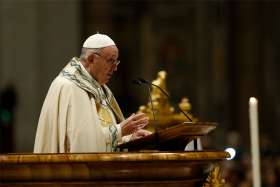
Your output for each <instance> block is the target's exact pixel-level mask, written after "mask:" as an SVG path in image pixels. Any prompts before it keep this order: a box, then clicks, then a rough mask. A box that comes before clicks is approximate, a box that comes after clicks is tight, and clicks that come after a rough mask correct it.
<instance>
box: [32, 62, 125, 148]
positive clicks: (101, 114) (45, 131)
mask: <svg viewBox="0 0 280 187" xmlns="http://www.w3.org/2000/svg"><path fill="white" fill-rule="evenodd" d="M74 63H78V62H74ZM74 65H76V64H74ZM80 65H81V64H80ZM81 66H82V65H81ZM82 70H83V71H85V69H84V68H83V67H82ZM83 73H86V72H83ZM87 76H88V75H87ZM99 91H100V90H99ZM101 91H102V90H101ZM99 99H100V98H99ZM111 100H112V99H111ZM113 101H114V103H113V106H106V102H105V101H104V100H102V99H101V100H100V102H98V103H97V100H96V98H95V97H94V95H93V94H91V93H90V92H88V91H86V90H84V89H82V88H81V87H79V86H77V84H75V83H74V82H73V81H71V80H69V79H67V78H65V77H64V76H61V75H59V76H58V77H57V78H56V79H55V80H54V81H53V83H52V84H51V86H50V89H49V91H48V94H47V96H46V99H45V101H44V104H43V107H42V111H41V115H40V119H39V123H38V127H37V133H36V139H35V145H34V153H66V152H111V151H113V150H112V146H113V145H112V144H113V143H112V138H116V140H117V141H118V142H120V141H121V139H122V138H121V137H122V135H121V128H120V125H118V124H117V122H116V117H115V116H114V114H115V113H116V111H115V110H114V108H117V110H119V108H118V106H117V107H116V106H114V105H117V103H116V101H115V99H114V98H113ZM107 104H108V102H107ZM108 105H109V104H108ZM108 108H110V109H108ZM118 112H120V110H119V111H118ZM118 114H119V115H120V114H121V116H122V113H121V112H120V113H118ZM117 117H118V116H117ZM111 127H114V128H115V129H116V130H115V131H114V134H112V130H111V129H110V128H111Z"/></svg>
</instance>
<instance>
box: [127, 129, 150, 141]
mask: <svg viewBox="0 0 280 187" xmlns="http://www.w3.org/2000/svg"><path fill="white" fill-rule="evenodd" d="M150 134H152V133H151V132H150V131H147V130H144V129H139V130H138V131H136V132H134V133H133V134H132V136H131V138H130V140H129V141H131V140H136V139H139V138H143V137H145V136H148V135H150Z"/></svg>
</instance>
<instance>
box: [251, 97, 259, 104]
mask: <svg viewBox="0 0 280 187" xmlns="http://www.w3.org/2000/svg"><path fill="white" fill-rule="evenodd" d="M249 103H250V104H256V103H258V100H257V99H256V98H255V97H250V100H249Z"/></svg>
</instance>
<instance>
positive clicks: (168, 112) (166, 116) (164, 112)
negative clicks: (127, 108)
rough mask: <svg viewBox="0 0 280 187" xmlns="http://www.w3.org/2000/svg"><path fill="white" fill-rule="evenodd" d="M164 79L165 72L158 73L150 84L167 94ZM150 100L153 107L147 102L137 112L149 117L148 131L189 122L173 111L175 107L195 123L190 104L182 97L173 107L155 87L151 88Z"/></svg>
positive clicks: (182, 115)
mask: <svg viewBox="0 0 280 187" xmlns="http://www.w3.org/2000/svg"><path fill="white" fill-rule="evenodd" d="M166 77H167V73H166V71H159V72H158V74H157V78H156V79H155V80H153V81H152V84H154V85H157V86H159V87H160V88H162V89H163V90H164V91H165V92H166V93H168V94H169V91H168V90H167V86H166ZM151 98H152V102H153V107H152V106H151V102H149V103H147V105H142V106H140V107H139V111H138V112H143V113H146V114H147V115H148V116H149V118H150V123H149V125H148V126H147V129H148V130H151V131H154V130H155V127H156V128H158V129H164V128H166V127H169V126H172V125H175V124H178V123H180V122H186V121H189V120H188V119H187V118H186V116H184V114H183V113H181V112H175V109H176V108H177V107H180V108H181V109H182V110H183V111H184V112H185V113H186V114H187V115H188V116H189V117H190V118H191V119H192V121H194V122H195V121H197V119H196V118H194V117H193V116H192V114H191V113H190V110H191V104H190V103H189V99H188V98H186V97H183V98H182V100H181V102H180V103H179V104H178V106H177V107H174V106H172V105H171V104H170V102H169V98H168V97H167V96H166V95H165V94H164V93H162V91H161V90H160V89H159V88H157V87H155V86H152V90H151ZM152 108H153V109H154V114H155V120H154V118H153V112H152Z"/></svg>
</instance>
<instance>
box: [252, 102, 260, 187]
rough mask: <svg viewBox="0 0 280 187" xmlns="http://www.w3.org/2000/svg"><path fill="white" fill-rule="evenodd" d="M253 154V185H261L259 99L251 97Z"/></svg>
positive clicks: (258, 186) (256, 186)
mask: <svg viewBox="0 0 280 187" xmlns="http://www.w3.org/2000/svg"><path fill="white" fill-rule="evenodd" d="M249 115H250V116H249V117H250V134H251V155H252V169H253V172H252V173H253V187H261V173H260V150H259V127H258V100H257V99H256V98H254V97H251V98H250V100H249Z"/></svg>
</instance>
